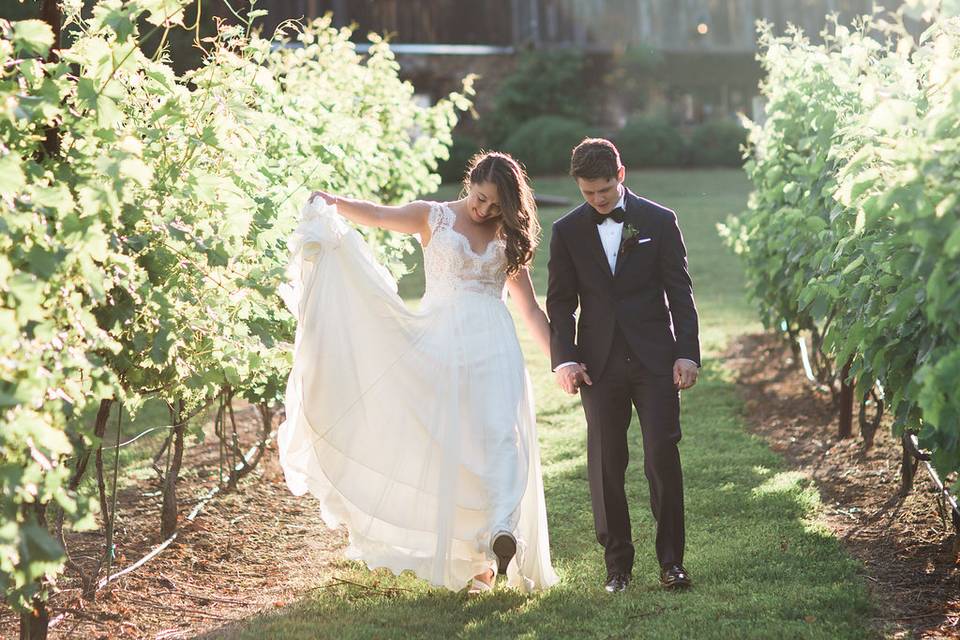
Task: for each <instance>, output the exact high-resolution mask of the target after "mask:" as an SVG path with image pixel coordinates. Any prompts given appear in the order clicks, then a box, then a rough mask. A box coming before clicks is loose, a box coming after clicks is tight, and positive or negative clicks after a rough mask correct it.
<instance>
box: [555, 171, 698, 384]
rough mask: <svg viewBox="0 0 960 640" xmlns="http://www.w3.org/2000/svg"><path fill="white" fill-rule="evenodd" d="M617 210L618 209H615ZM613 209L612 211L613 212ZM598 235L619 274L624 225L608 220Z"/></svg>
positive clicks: (622, 196) (621, 204)
mask: <svg viewBox="0 0 960 640" xmlns="http://www.w3.org/2000/svg"><path fill="white" fill-rule="evenodd" d="M617 189H618V190H619V191H620V199H619V200H618V201H617V207H620V208H621V209H623V210H624V211H626V204H625V202H626V191H625V189H624V188H623V185H622V184H621V185H618V186H617ZM614 208H616V207H614ZM612 210H613V209H611V211H612ZM597 233H599V234H600V243H601V244H602V245H603V253H604V255H606V256H607V264H609V265H610V273H616V272H617V254H618V253H620V240H621V238H622V237H623V223H622V222H617V221H616V220H614V219H613V218H607V219H606V220H604V221H603V222H601V223H600V224H598V225H597ZM677 359H678V360H686V361H687V362H692V363H693V364H697V363H696V362H693V360H690V359H689V358H677ZM572 364H577V363H576V362H564V363H561V364H558V365H557V368H556V369H554V371H559V370H560V369H562V368H563V367H568V366H570V365H572Z"/></svg>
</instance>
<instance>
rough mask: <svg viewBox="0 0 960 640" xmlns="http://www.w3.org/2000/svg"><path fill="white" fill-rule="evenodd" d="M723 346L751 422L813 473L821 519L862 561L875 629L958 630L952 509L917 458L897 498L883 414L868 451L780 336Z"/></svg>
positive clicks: (903, 633) (932, 634)
mask: <svg viewBox="0 0 960 640" xmlns="http://www.w3.org/2000/svg"><path fill="white" fill-rule="evenodd" d="M726 355H727V358H728V360H727V362H728V364H730V365H731V366H732V367H733V369H734V370H735V372H736V375H737V383H738V387H739V389H740V390H741V393H742V395H743V398H744V401H745V404H746V412H747V420H748V423H749V426H750V428H751V429H752V431H753V432H754V433H756V434H758V435H760V436H762V437H763V438H765V439H766V440H767V442H768V443H769V444H770V447H771V448H772V449H773V450H774V451H777V452H778V453H780V454H782V455H783V456H784V457H785V458H786V460H787V462H788V463H789V465H790V466H792V467H794V468H796V469H797V470H800V471H802V472H804V473H806V474H808V476H809V477H810V478H812V480H813V481H814V482H815V483H816V485H817V487H818V488H819V491H820V494H821V497H822V500H823V505H824V507H825V509H824V513H823V514H822V518H823V521H824V522H825V523H826V524H827V525H828V526H829V527H830V528H831V529H832V530H833V531H835V532H836V534H837V536H838V538H839V539H840V540H841V541H842V543H843V545H844V546H845V547H846V549H847V550H848V551H849V553H850V554H851V555H853V556H854V557H856V558H857V559H859V560H860V561H861V562H863V564H864V568H865V573H866V578H867V581H868V584H869V586H870V589H871V591H872V593H873V596H874V600H875V602H877V605H878V606H877V611H878V614H877V615H878V617H877V618H876V619H875V620H874V623H875V625H876V627H877V629H878V631H879V632H880V633H882V634H883V635H885V636H887V637H894V638H957V637H960V625H958V621H960V567H958V563H957V560H958V557H957V547H956V546H955V545H956V544H957V539H956V536H955V532H954V531H953V526H952V524H951V521H950V518H949V513H947V514H946V516H947V517H946V519H944V518H942V517H941V509H940V507H939V505H938V501H937V499H936V496H937V493H936V491H935V489H934V485H933V483H932V482H931V481H930V480H929V476H928V475H927V473H926V471H925V469H924V468H923V467H922V466H921V467H920V469H919V470H918V471H917V475H916V480H915V484H914V489H913V491H912V492H911V493H910V494H909V495H907V496H906V498H901V497H900V487H901V480H900V478H901V476H900V473H901V471H900V470H901V456H902V451H903V448H902V446H901V444H900V440H899V439H898V438H896V437H894V436H893V435H892V433H891V430H890V425H889V422H888V421H886V422H884V423H883V424H881V426H880V428H879V429H878V430H877V432H876V440H875V443H874V446H873V447H872V448H870V449H869V450H866V451H865V450H864V443H863V439H862V438H861V437H859V436H858V437H854V438H847V439H840V438H838V437H837V432H838V420H837V410H836V408H835V407H834V406H833V404H832V399H831V397H830V394H829V392H818V391H817V390H816V389H814V388H813V385H812V383H811V382H810V381H809V380H808V379H807V378H806V376H805V375H804V373H803V370H802V368H801V366H800V365H799V363H796V362H794V361H793V357H792V354H791V352H790V349H789V348H787V347H785V346H784V344H783V342H782V341H780V340H777V339H776V338H774V337H771V336H769V335H749V336H743V337H742V338H741V339H740V340H739V341H737V342H736V343H735V344H734V345H733V346H732V347H731V349H730V350H729V352H728V353H727V354H726ZM854 431H855V432H856V431H857V420H856V411H855V412H854ZM948 480H949V479H948Z"/></svg>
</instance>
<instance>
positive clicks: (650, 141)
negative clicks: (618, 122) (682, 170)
mask: <svg viewBox="0 0 960 640" xmlns="http://www.w3.org/2000/svg"><path fill="white" fill-rule="evenodd" d="M614 142H616V144H617V148H618V149H619V150H620V156H621V158H622V159H623V163H624V164H625V165H626V166H628V167H674V166H678V165H681V164H683V160H684V153H685V147H686V143H685V142H684V140H683V136H681V135H680V132H679V131H677V130H676V129H675V128H674V127H673V126H672V125H671V124H670V122H668V121H667V119H666V118H664V117H660V116H637V117H634V118H631V119H630V120H629V121H627V124H626V125H624V127H623V129H621V130H620V133H618V134H617V136H616V139H615V140H614Z"/></svg>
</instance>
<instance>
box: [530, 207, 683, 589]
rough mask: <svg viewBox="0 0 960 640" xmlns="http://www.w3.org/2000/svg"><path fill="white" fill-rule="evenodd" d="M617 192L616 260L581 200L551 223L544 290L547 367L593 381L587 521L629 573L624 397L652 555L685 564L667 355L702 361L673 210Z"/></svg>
mask: <svg viewBox="0 0 960 640" xmlns="http://www.w3.org/2000/svg"><path fill="white" fill-rule="evenodd" d="M624 191H625V193H624V216H623V228H622V231H621V241H620V243H619V252H617V254H616V256H615V258H616V261H615V268H614V269H613V270H611V267H610V260H608V257H610V258H612V257H613V256H612V255H611V256H608V255H607V254H606V253H605V251H604V241H603V240H601V232H602V231H601V230H600V229H599V228H598V224H597V222H596V221H595V219H594V217H595V216H596V215H597V214H596V213H595V212H594V210H593V208H592V207H590V205H589V204H586V203H584V204H583V205H581V206H580V207H578V208H576V209H574V210H573V211H571V212H570V213H568V214H567V215H565V216H563V217H562V218H560V219H559V220H557V221H556V222H555V223H554V225H553V236H552V239H551V241H550V263H549V280H548V288H547V314H548V315H549V317H550V333H551V344H550V350H551V359H552V361H553V367H554V368H555V369H556V368H557V367H558V366H559V365H561V364H563V363H566V362H582V363H584V364H585V365H586V367H587V373H588V374H589V375H590V377H591V378H592V380H593V385H592V386H588V385H584V386H582V387H581V389H580V392H581V398H582V401H583V407H584V412H585V413H586V418H587V430H588V435H587V449H588V475H589V478H590V493H591V500H592V502H593V513H594V521H595V525H596V530H597V539H598V540H599V542H600V544H602V545H603V546H604V549H605V558H606V563H607V570H608V573H610V574H614V573H627V574H629V573H630V571H631V569H632V567H633V555H634V554H633V545H632V542H631V533H630V518H629V513H628V508H627V501H626V495H625V492H624V476H625V471H626V468H627V459H628V452H627V437H626V433H627V428H628V427H629V425H630V421H631V417H632V413H633V411H632V408H631V405H632V406H633V407H635V408H636V410H637V412H638V415H639V417H640V425H641V431H642V436H643V448H644V459H645V462H644V471H645V473H646V476H647V479H648V481H649V485H650V501H651V508H652V510H653V515H654V517H655V518H656V520H657V542H656V548H657V556H658V560H659V561H660V564H661V565H666V564H671V563H677V564H681V563H682V562H683V548H684V523H683V478H682V473H681V469H680V457H679V452H678V450H677V443H678V442H679V440H680V398H679V392H678V391H677V389H676V387H675V386H674V384H673V364H674V362H675V361H676V360H677V359H679V358H685V359H688V360H692V361H693V362H695V363H697V364H698V365H699V363H700V344H699V323H698V319H697V310H696V306H695V305H694V301H693V287H692V283H691V280H690V276H689V273H688V272H687V258H686V248H685V247H684V243H683V237H682V235H681V233H680V228H679V226H678V224H677V217H676V215H675V214H674V213H673V211H671V210H669V209H667V208H665V207H662V206H660V205H659V204H657V203H655V202H651V201H650V200H646V199H644V198H640V197H638V196H636V195H634V194H633V193H631V192H630V191H629V190H626V189H625V190H624ZM611 224H613V221H612V220H610V221H607V222H604V225H611ZM578 307H579V309H580V313H579V321H576V320H575V317H574V314H575V312H576V310H577V308H578Z"/></svg>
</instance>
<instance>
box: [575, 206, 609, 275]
mask: <svg viewBox="0 0 960 640" xmlns="http://www.w3.org/2000/svg"><path fill="white" fill-rule="evenodd" d="M580 227H581V233H582V234H583V238H584V242H585V244H586V245H587V253H589V254H591V255H592V256H593V257H594V258H595V259H596V260H598V261H599V262H600V266H601V268H602V269H603V272H604V273H606V274H607V275H608V276H610V277H611V278H612V277H613V273H611V271H610V263H609V262H607V255H606V254H605V253H604V252H603V243H602V242H600V232H599V231H598V230H597V225H596V223H595V222H594V221H593V216H591V215H590V207H589V206H584V208H583V211H581V212H580Z"/></svg>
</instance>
